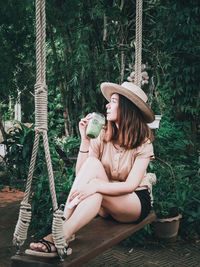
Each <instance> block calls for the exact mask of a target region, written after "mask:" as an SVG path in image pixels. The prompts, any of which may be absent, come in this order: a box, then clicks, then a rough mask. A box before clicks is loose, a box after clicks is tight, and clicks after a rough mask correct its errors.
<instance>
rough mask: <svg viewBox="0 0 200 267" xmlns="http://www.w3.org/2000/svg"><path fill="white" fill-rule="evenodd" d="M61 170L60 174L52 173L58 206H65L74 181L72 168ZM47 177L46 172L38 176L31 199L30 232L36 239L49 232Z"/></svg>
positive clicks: (49, 207) (50, 212)
mask: <svg viewBox="0 0 200 267" xmlns="http://www.w3.org/2000/svg"><path fill="white" fill-rule="evenodd" d="M55 169H56V168H55ZM63 170H64V171H63V172H62V174H61V173H60V172H58V171H54V179H55V190H56V197H57V201H58V206H59V205H60V204H65V202H66V200H67V196H68V194H69V191H70V189H71V185H72V182H73V179H74V168H72V169H69V168H66V167H63ZM47 177H48V175H47V172H46V173H45V172H43V173H42V174H41V175H40V179H39V180H38V181H37V183H36V184H35V187H34V193H33V197H32V212H33V218H32V221H31V225H30V230H31V231H33V232H34V236H35V238H36V239H37V238H41V237H43V236H45V235H46V234H48V233H50V232H51V225H52V218H53V217H52V215H53V209H52V200H51V195H50V191H49V181H48V178H47Z"/></svg>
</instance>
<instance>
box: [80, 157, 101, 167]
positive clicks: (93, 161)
mask: <svg viewBox="0 0 200 267" xmlns="http://www.w3.org/2000/svg"><path fill="white" fill-rule="evenodd" d="M84 165H89V166H92V167H93V166H94V167H103V165H102V163H101V161H100V160H99V159H97V158H95V157H88V158H87V159H86V161H85V163H84Z"/></svg>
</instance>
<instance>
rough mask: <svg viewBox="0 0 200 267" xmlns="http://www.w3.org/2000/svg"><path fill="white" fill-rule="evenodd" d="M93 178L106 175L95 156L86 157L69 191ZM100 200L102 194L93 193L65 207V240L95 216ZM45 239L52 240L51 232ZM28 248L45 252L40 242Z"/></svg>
mask: <svg viewBox="0 0 200 267" xmlns="http://www.w3.org/2000/svg"><path fill="white" fill-rule="evenodd" d="M93 178H98V179H103V180H105V181H108V178H107V175H106V173H105V170H104V168H103V166H102V164H101V162H100V161H99V160H97V159H96V158H88V159H87V160H86V162H85V163H84V165H83V166H82V168H81V169H80V171H79V173H78V175H77V177H76V179H75V182H74V184H73V186H72V189H71V191H72V190H74V189H75V188H76V186H77V184H81V183H83V184H85V183H88V181H90V180H91V179H93ZM101 202H102V195H101V194H94V195H92V196H90V197H88V198H86V199H85V200H83V201H82V202H81V203H79V205H78V206H77V207H76V208H74V209H73V210H69V209H67V208H65V211H64V214H65V216H67V217H68V220H66V221H65V223H64V224H63V231H64V235H65V237H66V240H68V239H69V238H70V236H71V235H72V234H73V233H74V232H76V231H78V230H79V229H80V228H81V227H83V226H84V225H85V224H87V223H88V222H89V221H90V220H91V219H93V218H94V217H95V216H96V214H97V213H98V211H99V209H100V207H101ZM45 239H46V240H48V241H51V242H52V241H53V240H52V235H51V234H50V235H48V236H46V237H45ZM30 248H31V249H35V250H42V251H46V252H47V249H46V247H45V246H44V245H42V244H41V243H31V244H30ZM52 250H53V249H52ZM54 250H55V249H54Z"/></svg>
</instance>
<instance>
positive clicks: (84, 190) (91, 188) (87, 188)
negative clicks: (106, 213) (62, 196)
mask: <svg viewBox="0 0 200 267" xmlns="http://www.w3.org/2000/svg"><path fill="white" fill-rule="evenodd" d="M99 183H100V180H99V179H96V178H94V179H91V180H90V181H89V182H88V183H87V184H85V185H81V186H78V188H77V189H76V190H75V191H73V192H72V193H71V195H70V197H69V202H71V201H72V200H73V199H74V198H76V197H78V199H79V203H80V202H81V201H82V200H84V199H86V198H87V197H89V196H92V195H94V194H95V193H97V191H98V185H99Z"/></svg>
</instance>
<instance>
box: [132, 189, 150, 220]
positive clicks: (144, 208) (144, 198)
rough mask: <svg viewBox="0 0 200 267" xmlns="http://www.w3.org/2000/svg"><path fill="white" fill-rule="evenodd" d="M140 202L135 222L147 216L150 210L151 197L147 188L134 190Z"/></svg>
mask: <svg viewBox="0 0 200 267" xmlns="http://www.w3.org/2000/svg"><path fill="white" fill-rule="evenodd" d="M134 192H135V193H136V195H137V196H138V198H139V200H140V202H141V214H140V217H139V219H138V220H137V221H135V223H139V222H141V221H142V220H144V218H146V217H147V215H148V214H149V212H150V210H151V197H150V193H149V191H148V189H144V190H136V191H134Z"/></svg>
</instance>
